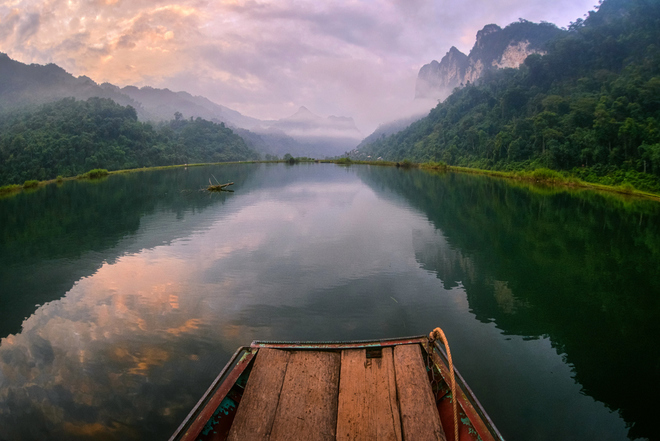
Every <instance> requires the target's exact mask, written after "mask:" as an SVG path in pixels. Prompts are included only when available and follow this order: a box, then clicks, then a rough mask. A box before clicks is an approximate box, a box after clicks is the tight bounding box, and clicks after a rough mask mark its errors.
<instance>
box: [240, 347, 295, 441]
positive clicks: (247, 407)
mask: <svg viewBox="0 0 660 441" xmlns="http://www.w3.org/2000/svg"><path fill="white" fill-rule="evenodd" d="M290 355H291V353H290V352H289V351H283V350H279V349H266V348H264V349H259V353H258V354H257V358H256V360H255V362H254V367H253V368H252V372H251V373H250V378H249V379H248V382H247V385H246V386H245V392H244V393H243V398H242V399H241V404H240V406H238V410H237V412H236V417H235V418H234V423H233V424H232V426H231V430H230V432H229V438H228V440H229V441H240V440H247V439H249V440H254V441H262V440H263V441H267V440H268V436H269V435H270V431H271V428H272V426H273V421H274V420H275V411H276V410H277V404H278V402H279V398H280V391H281V390H282V384H283V382H284V376H285V373H286V370H287V365H288V363H289V357H290Z"/></svg>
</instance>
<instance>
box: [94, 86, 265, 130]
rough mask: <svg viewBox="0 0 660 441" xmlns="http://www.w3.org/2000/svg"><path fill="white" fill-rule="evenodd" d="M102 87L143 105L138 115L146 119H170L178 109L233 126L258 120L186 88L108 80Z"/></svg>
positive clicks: (181, 111)
mask: <svg viewBox="0 0 660 441" xmlns="http://www.w3.org/2000/svg"><path fill="white" fill-rule="evenodd" d="M101 87H102V88H103V89H104V90H109V91H114V92H116V93H120V94H123V95H126V96H128V97H129V98H131V99H132V100H134V101H135V102H138V103H140V105H141V106H142V108H143V110H142V115H141V117H140V119H142V120H146V121H155V122H158V121H169V120H171V119H172V118H174V113H176V112H179V113H181V114H183V115H184V116H185V117H186V118H191V117H192V118H198V117H199V118H202V119H206V120H208V121H213V122H224V123H225V124H227V125H230V126H234V127H242V128H250V127H254V126H256V125H258V124H259V123H260V122H261V121H260V120H258V119H256V118H251V117H249V116H245V115H243V114H241V113H239V112H237V111H236V110H233V109H230V108H229V107H225V106H222V105H220V104H216V103H214V102H212V101H211V100H209V99H208V98H204V97H202V96H193V95H191V94H189V93H188V92H173V91H171V90H169V89H156V88H153V87H149V86H146V87H141V88H137V87H135V86H126V87H123V88H121V89H120V88H119V87H117V86H114V85H112V84H110V83H103V84H101Z"/></svg>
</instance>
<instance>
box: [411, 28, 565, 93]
mask: <svg viewBox="0 0 660 441" xmlns="http://www.w3.org/2000/svg"><path fill="white" fill-rule="evenodd" d="M563 33H564V32H562V31H561V30H560V29H559V28H557V27H556V26H555V25H553V24H551V23H540V24H537V23H532V22H529V21H526V20H522V19H521V20H520V21H519V22H516V23H511V24H510V25H508V26H507V27H505V28H504V29H502V28H500V27H499V26H498V25H496V24H489V25H486V26H484V28H483V29H482V30H480V31H479V32H477V39H476V42H475V44H474V46H473V47H472V50H471V51H470V54H469V55H465V54H464V53H462V52H461V51H459V50H458V49H456V47H454V46H452V47H451V49H449V52H447V54H446V55H445V56H444V57H443V58H442V59H441V60H440V62H439V63H438V62H437V61H436V60H433V61H431V63H429V64H426V65H424V66H422V68H421V69H420V71H419V74H418V76H417V83H416V85H415V97H416V98H432V99H440V100H442V99H444V98H446V97H447V96H448V95H449V94H450V93H451V92H452V90H454V88H456V87H463V86H465V85H466V84H469V83H474V82H475V81H478V80H479V78H481V77H482V76H483V75H484V73H485V72H486V71H489V70H493V69H501V68H517V67H519V66H520V65H521V64H522V63H523V62H524V61H525V58H527V57H528V56H529V55H531V54H544V53H545V48H546V44H547V43H548V41H550V40H552V39H554V38H557V37H558V36H559V35H562V34H563Z"/></svg>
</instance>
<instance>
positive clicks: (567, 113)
mask: <svg viewBox="0 0 660 441" xmlns="http://www.w3.org/2000/svg"><path fill="white" fill-rule="evenodd" d="M659 41H660V3H658V2H646V1H643V0H605V1H604V2H603V3H602V4H601V6H600V7H599V9H598V11H596V12H594V11H592V12H590V13H589V16H588V17H587V18H586V19H585V20H581V19H578V20H577V22H576V23H573V24H572V25H571V26H570V29H569V32H568V33H567V34H566V35H564V36H562V37H561V38H558V39H556V40H554V41H553V42H551V43H550V44H549V49H548V53H547V54H546V55H544V56H541V55H531V56H530V57H528V58H527V59H526V60H525V63H524V64H523V66H521V68H520V69H503V70H498V71H494V72H490V73H487V75H486V76H485V77H484V78H483V79H482V81H480V82H479V84H476V85H468V86H467V87H465V88H463V89H457V90H455V91H454V93H453V94H452V95H451V96H450V97H449V98H447V100H445V101H444V102H443V103H441V104H439V105H438V106H437V107H436V108H435V109H433V110H432V111H431V112H430V114H429V116H428V117H426V118H424V119H422V120H420V121H417V122H416V123H413V124H412V125H411V126H410V127H409V128H407V129H406V130H403V131H401V132H399V133H397V134H394V135H392V136H389V137H385V138H381V139H379V140H376V141H374V142H373V143H371V144H369V145H367V146H365V147H363V148H361V150H360V151H361V152H362V153H364V154H367V155H371V156H373V157H377V156H381V157H383V158H384V159H387V160H392V161H397V160H401V159H402V158H409V159H411V160H412V161H416V162H428V161H443V162H445V163H447V164H450V165H454V166H462V167H473V168H479V169H487V170H500V171H507V172H532V171H533V170H536V169H550V170H555V171H562V172H567V173H568V174H565V173H562V176H563V177H564V178H567V177H571V176H572V177H574V178H577V179H580V180H582V181H585V182H589V183H595V184H604V185H610V186H622V185H626V188H628V189H630V188H636V189H640V190H644V191H652V192H660V46H659V45H658V42H659ZM533 173H537V174H538V176H539V178H542V177H543V175H545V178H544V179H546V180H547V178H548V177H549V176H550V175H548V172H547V171H541V172H533ZM554 179H558V177H557V176H556V175H555V176H554Z"/></svg>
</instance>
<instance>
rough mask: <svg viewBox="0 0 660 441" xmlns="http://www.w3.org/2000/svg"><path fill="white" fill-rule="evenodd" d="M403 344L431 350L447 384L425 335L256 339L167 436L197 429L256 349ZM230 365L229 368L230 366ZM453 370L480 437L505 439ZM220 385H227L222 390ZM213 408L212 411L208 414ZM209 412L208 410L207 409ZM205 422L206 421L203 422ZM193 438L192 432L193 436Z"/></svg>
mask: <svg viewBox="0 0 660 441" xmlns="http://www.w3.org/2000/svg"><path fill="white" fill-rule="evenodd" d="M404 344H419V345H420V346H421V347H422V348H423V349H424V352H426V353H427V354H428V353H429V349H432V350H433V363H434V365H435V366H436V368H437V369H438V370H439V372H440V373H441V375H442V377H443V381H445V382H446V383H448V382H449V374H448V373H449V367H448V362H447V355H446V352H445V350H444V348H443V347H442V346H441V345H440V344H439V343H438V342H437V341H436V342H433V343H432V345H433V346H432V347H430V346H429V340H428V338H427V337H426V336H414V337H399V338H391V339H379V340H353V341H293V342H286V341H261V340H255V341H253V342H252V343H251V344H250V346H242V347H239V348H238V349H237V350H236V352H235V353H234V355H233V356H232V357H231V359H230V360H229V361H228V362H227V364H226V365H225V367H224V368H223V369H222V371H221V372H220V374H218V376H217V377H216V378H215V380H214V381H213V382H212V384H211V385H210V386H209V388H208V389H207V391H206V392H205V393H204V395H203V396H202V398H200V400H199V401H198V402H197V404H196V405H195V406H194V407H193V409H192V410H191V411H190V412H189V413H188V416H187V417H186V418H185V419H184V421H183V422H182V423H181V424H180V425H179V427H178V428H177V430H176V431H175V432H174V434H173V435H172V436H171V437H170V439H169V441H176V440H185V439H187V438H186V434H187V433H188V432H191V433H190V434H192V432H194V431H196V430H197V428H196V427H194V426H195V423H197V426H199V425H200V424H202V427H203V423H201V421H202V420H204V418H206V417H205V416H204V410H205V408H206V407H208V406H209V403H210V402H211V400H213V399H214V398H215V401H217V403H216V404H215V407H217V406H218V405H219V403H220V402H221V401H222V400H223V399H224V398H225V397H226V395H227V393H228V391H229V389H230V387H231V386H232V384H229V385H225V383H227V382H228V380H230V379H229V376H230V375H231V374H232V373H234V375H233V376H234V377H236V378H234V381H236V379H238V377H239V375H240V374H242V373H243V371H244V370H245V369H246V368H247V367H248V365H250V363H251V362H252V360H253V358H254V357H256V355H257V353H258V351H259V349H261V348H273V349H284V350H286V349H290V350H315V351H319V350H321V351H322V350H328V351H336V350H341V349H362V348H365V349H369V348H378V347H381V348H382V347H391V346H396V345H404ZM239 365H240V372H235V371H236V369H237V366H239ZM230 368H231V369H230ZM454 372H455V375H456V384H457V386H458V392H457V393H458V402H459V404H460V405H461V407H462V408H464V409H465V410H466V414H468V418H469V416H472V418H469V420H470V423H472V424H474V423H473V418H474V421H478V422H481V423H482V426H481V427H479V424H477V426H478V427H475V430H476V432H477V433H478V435H479V438H480V439H482V440H484V441H489V440H493V441H504V438H503V437H502V435H501V434H500V432H499V430H498V429H497V427H496V426H495V424H494V423H493V421H492V419H491V418H490V416H489V415H488V413H487V412H486V410H485V409H484V407H483V406H482V405H481V403H480V402H479V400H478V399H477V397H476V395H475V394H474V393H473V392H472V390H471V389H470V387H469V386H468V384H467V382H466V381H465V379H464V378H463V376H462V375H461V374H460V372H459V371H458V369H456V368H455V367H454ZM223 385H225V386H228V387H225V388H224V389H227V390H221V389H222V388H223ZM213 410H214V409H212V410H211V413H212V412H213ZM207 413H208V412H207ZM204 423H205V422H204ZM191 428H194V430H191ZM193 437H194V435H193Z"/></svg>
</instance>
